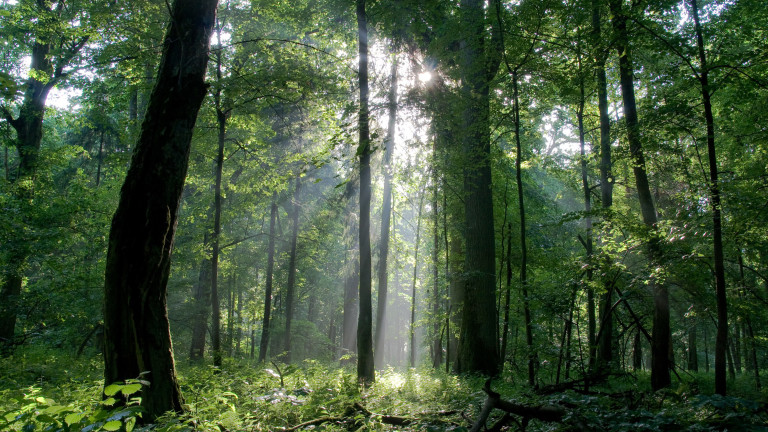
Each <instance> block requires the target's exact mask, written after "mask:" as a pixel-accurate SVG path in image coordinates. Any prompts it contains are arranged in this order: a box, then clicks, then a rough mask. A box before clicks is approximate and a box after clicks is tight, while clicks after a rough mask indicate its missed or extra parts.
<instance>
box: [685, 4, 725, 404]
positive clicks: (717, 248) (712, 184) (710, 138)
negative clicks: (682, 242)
mask: <svg viewBox="0 0 768 432" xmlns="http://www.w3.org/2000/svg"><path fill="white" fill-rule="evenodd" d="M690 1H691V9H692V12H693V22H694V25H695V30H696V44H697V45H698V48H699V62H700V63H701V64H700V66H701V72H700V74H699V82H700V83H701V97H702V101H703V102H704V119H705V121H706V126H707V151H708V155H709V195H710V201H711V203H712V225H713V226H712V243H713V248H714V255H715V297H716V299H717V338H716V339H715V393H717V394H719V395H723V396H725V393H726V388H725V387H726V382H725V381H726V380H725V350H726V349H727V348H726V346H727V344H728V300H727V297H726V293H725V265H724V263H723V228H722V218H721V216H720V208H721V207H720V186H719V185H718V180H717V154H716V152H715V120H714V115H713V114H712V101H711V100H710V89H709V70H708V66H707V55H706V53H705V51H704V37H703V36H702V31H701V23H700V22H699V7H698V4H697V2H696V0H690Z"/></svg>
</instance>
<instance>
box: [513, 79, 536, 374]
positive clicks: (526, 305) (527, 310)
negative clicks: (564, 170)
mask: <svg viewBox="0 0 768 432" xmlns="http://www.w3.org/2000/svg"><path fill="white" fill-rule="evenodd" d="M512 86H513V98H514V120H515V147H516V154H515V176H516V182H517V202H518V209H519V212H520V289H521V291H522V294H523V317H524V320H525V344H526V347H527V352H528V354H527V359H528V360H527V363H528V385H530V386H531V387H534V386H535V385H536V361H535V353H534V352H533V323H532V318H531V305H530V300H529V297H528V245H527V239H526V237H527V235H526V230H527V228H526V224H525V199H524V195H523V170H522V164H523V146H522V143H521V140H520V97H519V93H518V88H517V69H515V70H514V71H513V72H512Z"/></svg>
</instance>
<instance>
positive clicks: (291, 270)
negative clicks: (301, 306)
mask: <svg viewBox="0 0 768 432" xmlns="http://www.w3.org/2000/svg"><path fill="white" fill-rule="evenodd" d="M300 192H301V179H300V178H299V177H296V189H295V190H294V191H293V203H292V206H293V217H292V218H293V221H292V222H293V232H292V233H291V255H290V257H289V259H288V284H287V285H286V287H285V344H284V345H283V350H284V351H285V362H286V363H291V357H292V356H291V323H292V322H293V309H294V307H293V303H294V300H295V297H296V241H297V240H298V238H299V209H300V207H299V193H300Z"/></svg>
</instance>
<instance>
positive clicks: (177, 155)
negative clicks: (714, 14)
mask: <svg viewBox="0 0 768 432" xmlns="http://www.w3.org/2000/svg"><path fill="white" fill-rule="evenodd" d="M216 3H217V2H216V0H187V1H184V2H182V1H174V3H173V6H172V9H171V22H170V25H169V28H168V31H167V33H166V36H165V40H164V45H163V57H162V60H161V64H160V69H159V71H158V79H157V84H156V85H155V88H154V90H153V92H152V96H151V97H150V102H149V106H148V107H147V113H146V116H145V117H144V122H143V123H142V129H141V135H140V137H139V140H138V142H137V144H136V148H135V151H134V153H133V158H132V161H131V167H130V168H129V170H128V174H127V176H126V179H125V183H124V184H123V187H122V190H121V193H120V201H119V204H118V207H117V211H116V212H115V215H114V217H113V219H112V227H111V229H110V233H109V246H108V252H107V262H106V272H105V294H104V333H105V344H104V381H105V383H106V384H107V385H109V384H111V383H114V382H123V381H124V380H127V379H131V378H136V377H139V376H140V374H144V375H143V378H144V379H146V380H148V381H150V383H151V385H150V386H147V387H144V388H143V389H142V391H141V397H142V402H141V404H142V406H143V408H144V409H145V411H146V413H147V417H146V420H147V421H150V422H151V421H153V420H154V419H155V418H157V417H158V416H160V415H162V414H163V413H165V412H167V411H175V412H182V411H183V410H184V408H183V398H182V396H181V391H180V389H179V384H178V382H177V380H176V369H175V364H174V358H173V347H172V344H171V334H170V328H169V323H168V311H167V307H166V296H167V283H168V275H169V273H170V265H171V252H172V249H173V240H174V234H175V231H176V217H177V215H176V212H177V210H178V207H179V202H180V200H181V193H182V190H183V186H184V180H185V177H186V174H187V166H188V161H189V150H190V141H191V139H192V131H193V129H194V126H195V121H196V119H197V112H198V110H199V109H200V105H201V104H202V101H203V98H204V97H205V94H206V89H207V86H206V84H205V81H204V77H205V72H206V65H207V63H208V47H209V39H210V36H211V32H212V29H213V24H214V17H215V13H216Z"/></svg>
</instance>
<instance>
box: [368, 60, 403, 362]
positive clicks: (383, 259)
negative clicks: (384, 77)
mask: <svg viewBox="0 0 768 432" xmlns="http://www.w3.org/2000/svg"><path fill="white" fill-rule="evenodd" d="M393 57H394V58H393V59H392V69H391V70H390V75H391V77H392V78H391V82H390V85H389V106H388V109H389V120H388V123H387V148H386V151H385V153H384V168H383V170H384V188H383V192H382V198H383V201H384V202H383V203H382V204H381V242H380V243H379V263H378V271H379V274H378V276H379V284H378V299H377V303H376V334H375V345H374V350H373V352H374V355H375V358H374V363H375V364H378V365H379V366H382V365H383V364H384V340H385V328H386V320H385V318H386V313H387V286H388V283H389V274H388V273H387V261H388V259H389V236H390V234H389V229H390V219H391V217H392V166H391V164H392V154H393V153H394V151H395V126H396V124H397V123H396V122H397V64H398V62H397V55H394V56H393Z"/></svg>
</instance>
